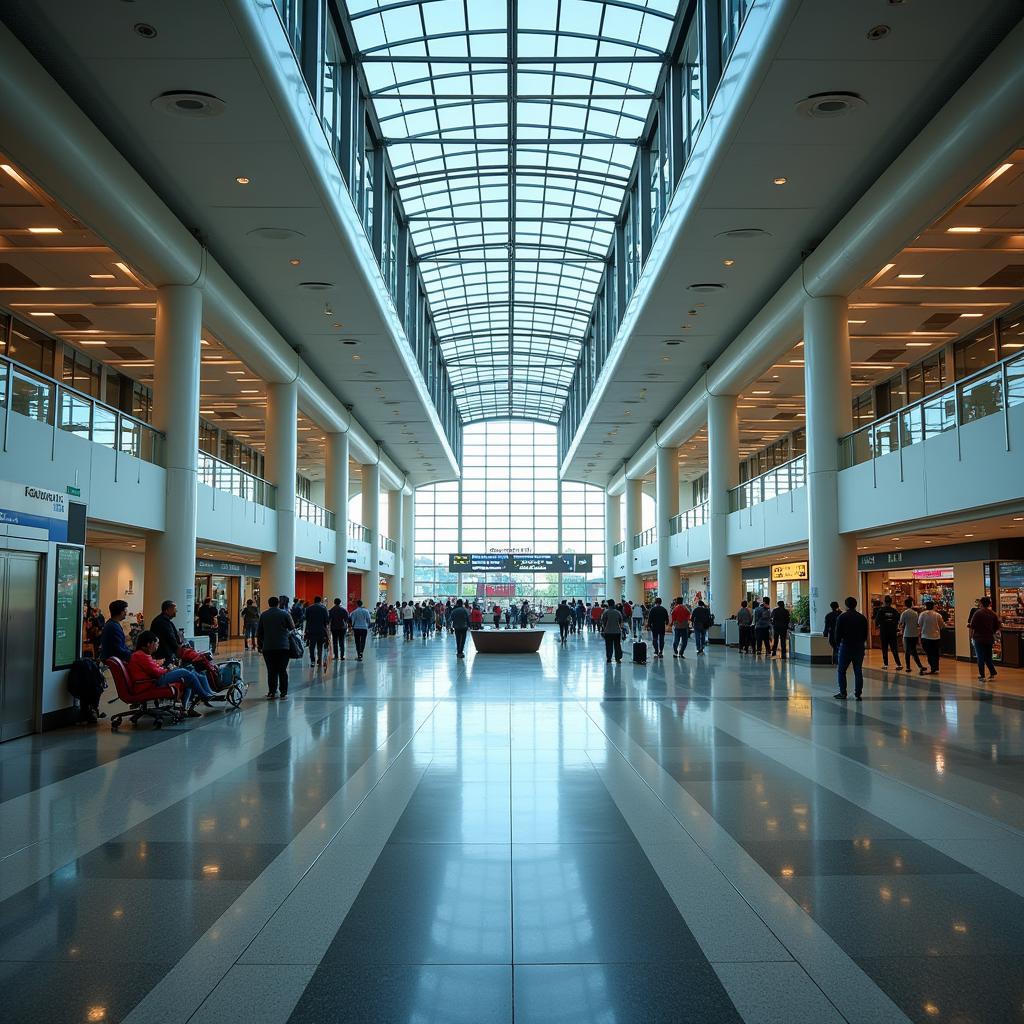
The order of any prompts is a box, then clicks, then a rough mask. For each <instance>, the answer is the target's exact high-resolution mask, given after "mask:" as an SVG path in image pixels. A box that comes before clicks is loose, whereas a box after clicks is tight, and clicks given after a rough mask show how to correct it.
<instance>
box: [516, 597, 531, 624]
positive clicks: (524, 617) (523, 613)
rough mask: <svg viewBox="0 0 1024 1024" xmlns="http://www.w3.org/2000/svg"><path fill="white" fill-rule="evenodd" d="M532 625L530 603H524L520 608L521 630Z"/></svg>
mask: <svg viewBox="0 0 1024 1024" xmlns="http://www.w3.org/2000/svg"><path fill="white" fill-rule="evenodd" d="M529 625H530V602H529V601H523V603H522V604H521V605H520V606H519V628H520V629H526V627H527V626H529Z"/></svg>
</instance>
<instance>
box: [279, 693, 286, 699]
mask: <svg viewBox="0 0 1024 1024" xmlns="http://www.w3.org/2000/svg"><path fill="white" fill-rule="evenodd" d="M277 699H278V700H287V699H288V694H287V693H282V694H281V696H280V697H278V698H277Z"/></svg>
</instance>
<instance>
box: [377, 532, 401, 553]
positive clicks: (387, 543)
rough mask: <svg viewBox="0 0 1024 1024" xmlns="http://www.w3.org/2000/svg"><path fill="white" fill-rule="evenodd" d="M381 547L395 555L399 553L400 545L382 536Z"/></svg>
mask: <svg viewBox="0 0 1024 1024" xmlns="http://www.w3.org/2000/svg"><path fill="white" fill-rule="evenodd" d="M380 546H381V547H382V548H383V549H384V550H385V551H390V552H392V553H393V554H394V553H397V551H398V544H397V543H396V542H395V541H394V540H392V539H391V538H390V537H384V536H381V538H380Z"/></svg>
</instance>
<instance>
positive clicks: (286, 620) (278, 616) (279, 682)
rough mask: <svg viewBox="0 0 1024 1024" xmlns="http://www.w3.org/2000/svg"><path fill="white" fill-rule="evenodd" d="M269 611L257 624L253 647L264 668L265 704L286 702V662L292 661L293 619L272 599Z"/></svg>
mask: <svg viewBox="0 0 1024 1024" xmlns="http://www.w3.org/2000/svg"><path fill="white" fill-rule="evenodd" d="M267 604H268V605H269V607H268V608H267V610H266V611H265V612H264V613H263V614H262V615H261V616H260V620H259V622H258V623H257V624H256V647H257V648H258V649H259V650H260V651H261V652H262V653H263V661H264V664H266V666H267V690H268V693H267V700H277V699H278V697H280V699H281V700H287V699H288V660H289V659H290V658H291V644H290V642H289V634H290V633H291V631H292V630H293V629H294V628H295V623H294V622H292V617H291V616H290V615H289V614H288V613H287V612H286V611H285V610H284V609H283V608H281V607H280V606H279V601H278V599H277V598H276V597H271V598H270V599H269V600H268V601H267Z"/></svg>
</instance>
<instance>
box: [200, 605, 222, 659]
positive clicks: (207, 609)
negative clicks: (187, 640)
mask: <svg viewBox="0 0 1024 1024" xmlns="http://www.w3.org/2000/svg"><path fill="white" fill-rule="evenodd" d="M199 632H200V633H202V634H203V636H206V637H209V638H210V653H211V654H216V653H217V635H218V634H219V632H220V625H219V623H218V621H217V609H216V607H215V606H214V603H213V598H212V597H204V598H203V603H202V604H201V605H200V606H199Z"/></svg>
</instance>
